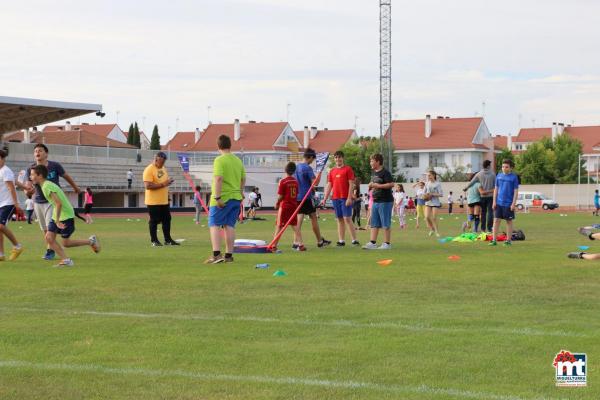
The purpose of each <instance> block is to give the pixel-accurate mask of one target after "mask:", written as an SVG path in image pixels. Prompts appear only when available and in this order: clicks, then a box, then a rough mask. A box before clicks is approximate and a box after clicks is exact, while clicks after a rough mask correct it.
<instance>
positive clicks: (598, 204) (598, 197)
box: [592, 189, 600, 217]
mask: <svg viewBox="0 0 600 400" xmlns="http://www.w3.org/2000/svg"><path fill="white" fill-rule="evenodd" d="M594 207H595V208H596V210H595V211H594V212H593V213H592V215H595V216H596V217H597V216H598V215H599V214H598V211H600V194H598V189H596V192H595V193H594Z"/></svg>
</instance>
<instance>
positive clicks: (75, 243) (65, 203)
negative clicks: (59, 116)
mask: <svg viewBox="0 0 600 400" xmlns="http://www.w3.org/2000/svg"><path fill="white" fill-rule="evenodd" d="M47 178H48V168H46V166H45V165H36V166H35V167H33V168H32V169H31V181H32V182H33V183H34V184H36V185H39V186H40V187H41V188H42V192H43V193H44V197H45V198H46V200H48V202H49V203H50V204H52V206H53V209H54V210H53V212H52V220H51V221H50V223H49V224H48V231H47V232H46V242H47V243H48V245H49V246H50V248H51V249H53V250H54V251H55V252H56V254H58V256H59V257H60V258H61V261H60V263H59V264H58V265H57V266H58V267H63V266H67V267H71V266H73V265H75V263H74V262H73V260H71V259H70V258H69V257H67V255H66V253H65V251H64V250H63V248H62V247H61V245H60V244H58V242H57V241H56V235H57V234H59V235H60V236H61V237H62V238H63V245H64V246H65V247H79V246H90V247H91V248H92V250H93V251H94V253H98V252H99V251H100V242H99V241H98V238H96V235H92V236H90V237H89V238H88V240H75V239H71V238H70V237H71V235H72V234H73V232H75V210H73V206H72V205H71V203H70V202H69V199H67V196H65V193H64V192H63V191H62V189H61V188H60V187H59V186H58V185H56V184H54V183H52V182H50V181H48V180H47Z"/></svg>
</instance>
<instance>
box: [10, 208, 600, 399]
mask: <svg viewBox="0 0 600 400" xmlns="http://www.w3.org/2000/svg"><path fill="white" fill-rule="evenodd" d="M444 217H445V218H444V220H443V221H441V225H442V229H441V230H442V233H443V234H456V233H457V231H458V229H459V227H460V224H461V222H462V217H461V220H456V219H455V218H454V217H451V218H448V217H447V216H444ZM324 218H326V221H321V223H322V225H323V227H324V232H325V235H326V237H328V238H329V239H334V232H335V224H334V221H333V219H332V218H331V216H330V215H327V216H324ZM191 219H192V218H191V217H187V216H186V217H176V218H175V219H174V223H173V231H174V237H175V238H186V239H187V240H186V241H185V242H184V243H183V245H182V246H181V247H180V248H170V247H162V248H152V247H150V246H149V243H148V238H147V225H146V223H145V219H142V220H141V221H136V220H135V219H134V220H133V221H126V220H125V219H124V218H122V219H98V220H97V221H96V223H95V224H93V225H91V226H85V225H84V224H80V223H78V225H77V232H76V236H77V237H87V236H88V235H89V234H90V233H92V232H95V233H97V234H98V236H99V237H100V238H101V240H102V244H103V246H104V248H103V251H102V252H101V253H100V254H98V255H94V254H93V253H92V252H91V251H90V250H89V249H88V248H79V249H71V250H69V253H70V255H71V256H72V258H73V259H74V260H75V263H76V266H75V267H74V268H70V269H55V268H52V267H51V265H52V263H50V262H46V261H43V260H41V259H40V256H41V255H42V253H43V248H44V246H43V243H42V241H41V235H40V232H39V230H38V227H37V225H30V226H27V225H24V224H13V225H12V228H13V229H14V231H15V232H16V233H17V235H18V236H19V237H20V238H22V241H23V242H24V243H25V245H26V252H25V253H24V254H23V255H22V257H21V258H19V259H18V260H17V261H16V262H4V263H2V264H1V265H0V399H39V398H44V399H82V398H86V399H90V398H92V399H130V398H144V399H166V398H169V399H173V398H174V399H199V398H202V399H290V398H292V399H383V398H401V399H462V398H467V399H472V398H482V399H496V400H497V399H534V398H535V399H538V398H547V399H556V398H561V399H563V398H569V399H597V398H600V386H599V384H598V380H600V373H599V372H598V371H599V369H598V367H597V365H598V363H599V362H600V361H598V360H599V359H600V341H599V340H598V338H599V337H600V335H599V334H600V319H599V318H598V315H600V283H599V282H600V280H599V276H600V263H594V262H585V261H581V260H570V259H567V258H566V257H565V254H566V253H567V252H569V251H575V250H577V245H590V243H591V242H589V241H588V240H587V239H585V238H584V237H582V236H580V235H578V234H577V233H576V232H575V228H576V227H577V226H579V225H584V224H587V223H589V222H590V219H591V217H589V216H587V215H583V214H581V215H576V214H570V215H569V216H568V217H560V216H559V215H558V214H546V215H542V214H530V215H519V216H518V220H517V226H518V227H520V228H522V229H523V230H524V231H525V233H526V234H527V240H526V241H525V242H520V243H515V244H514V245H513V246H512V248H504V247H503V246H498V247H496V248H490V247H488V246H486V245H485V244H483V243H476V244H457V243H447V244H440V243H438V242H437V240H436V239H434V238H428V237H427V236H426V231H425V230H423V229H421V230H420V231H417V230H415V229H414V228H413V227H412V226H411V228H410V229H408V230H405V231H403V232H399V230H398V228H397V227H395V230H394V234H393V246H394V248H393V250H392V251H389V252H384V253H382V252H367V251H363V250H361V249H358V248H351V247H350V248H348V247H347V248H343V249H338V248H335V247H334V248H327V249H316V248H315V247H316V246H315V245H314V238H313V236H312V233H311V232H310V231H309V229H308V226H307V225H305V229H304V233H305V237H306V238H308V239H309V240H307V244H308V245H309V251H308V252H306V253H295V252H292V251H287V250H285V251H284V253H283V254H280V255H256V254H252V255H245V254H240V255H236V256H235V260H236V261H235V263H234V264H221V265H215V266H206V265H203V264H202V261H203V260H204V259H205V258H206V257H207V256H208V255H209V250H210V244H209V240H208V232H207V228H201V227H199V226H196V225H194V224H193V223H192V221H191ZM272 223H273V217H272V216H271V217H269V221H267V222H251V223H248V224H244V225H242V226H240V227H239V229H238V237H244V238H259V239H267V238H269V237H270V236H271V235H272V231H273V226H272ZM411 224H412V222H411ZM18 226H22V228H18ZM359 238H360V240H361V242H365V241H366V238H367V234H366V233H365V232H360V233H359ZM289 240H290V233H286V235H285V236H284V240H282V242H281V247H284V248H287V243H289ZM591 244H592V245H593V244H594V243H591ZM595 247H596V249H597V250H598V251H600V246H595ZM593 249H594V246H592V250H593ZM453 254H457V255H460V256H461V259H460V260H459V261H449V260H448V256H450V255H453ZM383 258H392V259H393V260H394V261H393V263H392V265H391V266H389V267H387V268H383V267H380V266H379V265H377V264H376V261H377V260H379V259H383ZM261 262H268V263H270V264H271V267H270V268H269V269H267V270H258V269H255V268H254V266H255V264H257V263H261ZM279 268H280V269H283V270H285V271H286V272H287V273H288V276H287V277H279V278H276V277H273V276H272V274H273V272H274V271H275V270H276V269H279ZM561 349H566V350H570V351H575V352H586V353H587V355H588V361H589V368H588V387H587V388H575V389H568V388H556V387H554V370H553V367H552V360H553V357H554V355H555V354H556V353H557V352H558V351H560V350H561Z"/></svg>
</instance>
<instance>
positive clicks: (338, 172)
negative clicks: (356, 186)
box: [327, 165, 354, 200]
mask: <svg viewBox="0 0 600 400" xmlns="http://www.w3.org/2000/svg"><path fill="white" fill-rule="evenodd" d="M327 180H328V182H329V183H331V186H332V187H333V196H331V198H332V199H334V200H335V199H344V200H345V199H347V198H348V189H349V188H350V184H349V183H348V181H353V180H354V171H353V170H352V168H350V167H349V166H347V165H344V166H343V167H341V168H338V167H335V168H332V169H331V171H329V176H328V177H327Z"/></svg>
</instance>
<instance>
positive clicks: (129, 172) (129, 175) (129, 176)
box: [127, 171, 133, 180]
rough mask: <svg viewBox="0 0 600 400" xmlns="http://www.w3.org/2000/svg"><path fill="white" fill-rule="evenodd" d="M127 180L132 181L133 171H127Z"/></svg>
mask: <svg viewBox="0 0 600 400" xmlns="http://www.w3.org/2000/svg"><path fill="white" fill-rule="evenodd" d="M127 179H131V180H133V171H127Z"/></svg>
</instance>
